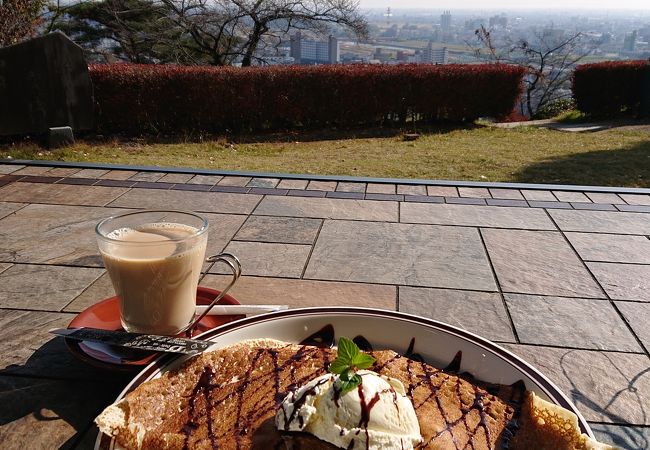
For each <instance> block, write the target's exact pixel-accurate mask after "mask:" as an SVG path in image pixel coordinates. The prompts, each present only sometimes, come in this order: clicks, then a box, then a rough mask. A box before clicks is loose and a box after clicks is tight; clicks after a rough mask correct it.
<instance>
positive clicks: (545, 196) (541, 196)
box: [521, 189, 558, 202]
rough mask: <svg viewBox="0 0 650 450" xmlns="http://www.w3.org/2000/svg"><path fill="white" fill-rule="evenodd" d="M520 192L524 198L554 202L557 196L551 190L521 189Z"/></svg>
mask: <svg viewBox="0 0 650 450" xmlns="http://www.w3.org/2000/svg"><path fill="white" fill-rule="evenodd" d="M521 194H522V195H523V196H524V198H525V199H526V200H537V201H541V202H556V201H558V199H557V198H555V196H554V195H553V193H552V192H551V191H539V190H525V189H522V190H521Z"/></svg>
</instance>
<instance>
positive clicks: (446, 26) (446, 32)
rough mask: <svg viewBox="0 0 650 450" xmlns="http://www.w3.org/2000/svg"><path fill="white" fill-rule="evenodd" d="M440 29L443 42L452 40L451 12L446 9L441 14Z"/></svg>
mask: <svg viewBox="0 0 650 450" xmlns="http://www.w3.org/2000/svg"><path fill="white" fill-rule="evenodd" d="M440 31H441V32H442V39H441V40H442V42H449V41H450V40H451V12H450V11H445V12H443V13H442V15H441V16H440Z"/></svg>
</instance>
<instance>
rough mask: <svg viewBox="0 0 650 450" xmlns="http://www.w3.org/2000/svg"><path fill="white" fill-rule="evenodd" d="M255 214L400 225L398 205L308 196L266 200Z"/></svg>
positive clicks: (269, 198) (268, 198)
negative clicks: (375, 221)
mask: <svg viewBox="0 0 650 450" xmlns="http://www.w3.org/2000/svg"><path fill="white" fill-rule="evenodd" d="M254 214H259V215H266V216H286V217H312V218H323V219H350V220H378V221H386V222H397V202H383V201H368V200H348V199H331V198H308V197H266V198H264V200H262V202H261V203H260V204H259V206H258V207H257V208H256V209H255V212H254Z"/></svg>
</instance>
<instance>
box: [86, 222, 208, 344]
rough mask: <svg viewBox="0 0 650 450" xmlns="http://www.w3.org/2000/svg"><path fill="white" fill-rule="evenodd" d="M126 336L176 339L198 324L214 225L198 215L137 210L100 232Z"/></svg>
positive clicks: (102, 225)
mask: <svg viewBox="0 0 650 450" xmlns="http://www.w3.org/2000/svg"><path fill="white" fill-rule="evenodd" d="M96 231H97V241H98V245H99V251H100V253H101V255H102V258H103V260H104V265H105V266H106V270H107V271H108V275H109V276H110V278H111V282H112V283H113V287H114V288H115V293H116V295H117V296H118V297H119V301H120V320H121V322H122V326H123V327H124V329H125V330H126V331H130V332H134V333H148V334H162V335H175V334H178V333H180V332H182V331H184V330H186V329H187V328H188V327H189V326H190V324H191V323H192V322H193V319H194V312H195V308H196V289H197V286H198V283H199V277H200V275H201V268H202V267H203V262H204V261H205V249H206V245H207V241H208V221H207V219H205V218H204V217H201V216H199V215H197V214H194V213H192V212H183V211H134V212H128V213H125V214H120V215H116V216H112V217H109V218H107V219H104V220H102V221H101V222H100V223H99V224H98V225H97V227H96Z"/></svg>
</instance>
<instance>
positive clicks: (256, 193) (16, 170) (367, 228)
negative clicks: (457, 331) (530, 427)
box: [0, 163, 650, 449]
mask: <svg viewBox="0 0 650 450" xmlns="http://www.w3.org/2000/svg"><path fill="white" fill-rule="evenodd" d="M459 202H460V203H459ZM139 208H178V209H191V210H196V211H199V212H201V213H204V214H205V215H206V216H207V217H208V218H209V220H210V226H211V232H210V241H209V252H211V253H217V252H220V251H222V250H224V249H226V250H228V251H232V252H234V253H236V254H237V255H239V256H240V257H241V259H242V262H243V267H244V277H243V278H242V279H241V280H240V282H239V283H238V285H237V286H236V287H235V288H234V291H233V295H234V296H235V297H236V298H237V299H239V300H240V301H241V302H243V303H252V302H255V303H267V304H277V303H286V304H289V305H290V306H292V307H300V306H323V305H352V306H364V307H372V308H381V309H391V310H400V311H403V312H406V313H410V314H417V315H421V316H425V317H430V318H433V319H437V320H441V321H444V322H447V323H450V324H452V325H455V326H458V327H461V328H464V329H467V330H470V331H472V332H475V333H477V334H480V335H482V336H485V337H486V338H489V339H491V340H494V341H495V342H497V343H500V344H502V345H503V346H505V347H506V348H508V349H510V350H511V351H513V352H514V353H516V354H518V355H520V356H522V357H523V358H525V359H526V360H527V361H529V362H530V363H531V364H533V365H535V366H536V367H538V368H539V369H541V370H542V371H543V372H544V373H545V374H547V375H548V376H549V377H550V378H551V379H552V380H553V381H554V382H556V383H557V384H558V385H559V386H560V387H561V388H562V389H563V390H564V392H565V393H566V394H567V395H568V396H569V397H570V398H571V399H572V400H573V401H574V402H575V403H576V404H577V405H578V407H579V409H580V410H581V411H582V412H583V415H584V416H585V417H586V418H587V419H588V420H589V421H590V422H591V424H592V428H593V429H594V431H595V432H596V433H597V435H598V436H599V437H600V438H601V439H603V440H607V441H608V442H613V443H616V444H617V445H620V446H622V447H623V448H627V449H638V448H649V447H650V446H649V445H648V442H649V440H650V433H649V432H648V430H650V411H649V409H650V406H649V405H650V359H649V357H648V350H650V332H649V331H648V330H649V329H650V326H648V324H649V323H650V241H649V238H650V194H649V193H648V191H642V190H638V191H626V190H624V189H620V190H615V189H609V190H608V189H604V190H598V189H593V190H582V191H580V190H576V189H574V188H571V187H562V186H552V187H542V186H529V185H521V186H516V185H501V186H497V185H489V184H485V185H468V184H463V183H457V184H453V183H435V182H431V183H428V182H422V183H417V182H409V181H408V180H394V181H391V180H367V179H349V178H347V179H343V180H336V179H319V178H318V177H313V178H309V177H299V178H295V177H281V176H274V175H269V174H260V175H259V176H255V175H253V174H246V176H237V175H233V174H227V173H209V172H207V171H201V172H198V173H194V172H192V171H189V170H188V171H165V170H161V169H153V170H136V169H135V168H128V167H127V168H125V167H118V168H111V167H87V166H85V167H81V166H79V167H60V166H56V167H55V166H39V165H25V164H21V165H13V164H2V163H0V341H1V342H2V344H0V345H1V346H0V350H2V351H0V363H1V364H2V366H0V393H1V395H2V398H3V403H4V404H5V406H4V407H2V406H0V420H1V422H0V442H2V447H3V448H15V447H17V446H18V445H19V443H20V442H24V441H20V440H18V438H17V437H16V436H17V435H18V434H21V433H22V434H26V433H30V435H31V436H32V437H33V439H32V442H33V443H34V445H37V446H43V447H48V446H54V447H56V448H58V447H59V446H64V447H65V448H92V445H93V437H94V434H93V433H94V431H93V428H92V427H91V425H90V420H91V419H92V417H94V415H95V413H96V412H97V411H98V410H99V409H100V408H101V407H103V406H104V405H105V404H107V403H108V402H109V401H110V400H111V399H112V398H114V397H115V395H117V393H118V391H119V390H120V389H121V387H122V386H124V385H125V383H126V382H127V381H128V377H126V378H119V377H118V378H117V379H116V378H115V377H113V376H107V375H106V374H105V373H102V372H101V371H98V370H95V369H92V368H90V367H88V366H85V365H84V364H82V363H81V362H79V361H77V360H75V359H74V358H73V357H72V356H71V355H70V354H69V352H68V351H67V350H66V348H65V346H64V345H63V344H62V342H61V341H59V340H56V339H52V338H51V337H50V335H48V333H47V329H49V328H51V327H56V326H65V325H66V324H67V323H69V322H70V320H71V319H72V318H73V317H74V315H75V313H78V312H80V311H81V310H83V309H85V308H87V307H88V306H90V305H92V304H93V303H95V302H97V301H99V300H101V299H103V298H105V297H108V296H111V295H112V293H113V290H112V286H111V284H110V280H109V279H108V277H107V276H106V275H105V272H104V269H103V267H102V262H101V259H100V258H99V257H98V252H97V248H96V243H95V237H94V231H93V227H94V226H95V224H96V223H97V222H98V221H99V220H100V219H101V218H104V217H106V216H109V215H111V214H115V213H119V212H122V211H126V210H128V209H139ZM584 208H590V209H595V210H586V209H584ZM206 267H208V266H207V265H206ZM219 271H220V268H219V267H217V266H214V267H213V268H212V270H211V273H210V274H208V275H206V276H205V278H204V279H203V281H202V284H203V285H205V286H208V287H215V288H217V289H218V288H220V287H222V286H223V285H224V284H225V283H226V281H227V279H228V277H227V276H224V275H221V274H219ZM72 385H74V389H72V388H71V386H72ZM66 393H67V394H66ZM9 404H10V405H12V406H6V405H9ZM73 405H82V406H81V407H74V406H73ZM39 414H40V415H43V416H45V417H48V418H53V420H40V416H39ZM54 419H56V420H54ZM36 424H38V426H36ZM41 444H42V445H41Z"/></svg>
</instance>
